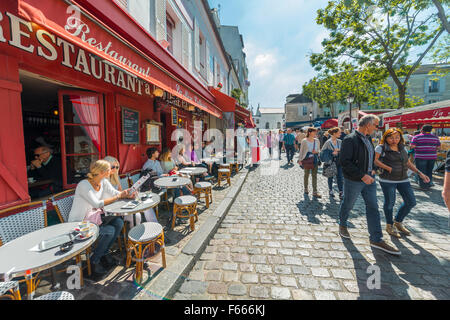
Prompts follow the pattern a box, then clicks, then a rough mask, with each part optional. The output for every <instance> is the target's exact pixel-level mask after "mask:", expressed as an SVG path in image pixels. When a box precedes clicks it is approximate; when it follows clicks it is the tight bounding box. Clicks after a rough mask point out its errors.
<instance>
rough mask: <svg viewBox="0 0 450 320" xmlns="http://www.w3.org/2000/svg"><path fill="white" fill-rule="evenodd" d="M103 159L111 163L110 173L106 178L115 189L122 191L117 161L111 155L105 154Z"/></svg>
mask: <svg viewBox="0 0 450 320" xmlns="http://www.w3.org/2000/svg"><path fill="white" fill-rule="evenodd" d="M103 160H105V161H108V162H109V164H110V165H111V175H110V176H109V177H108V178H107V179H108V180H109V182H111V185H112V186H113V187H114V189H116V190H117V191H122V186H121V184H120V179H119V168H120V166H119V161H118V160H117V159H116V158H114V157H111V156H106V157H105V159H103Z"/></svg>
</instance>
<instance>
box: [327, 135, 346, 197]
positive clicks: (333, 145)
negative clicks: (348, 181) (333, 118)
mask: <svg viewBox="0 0 450 320" xmlns="http://www.w3.org/2000/svg"><path fill="white" fill-rule="evenodd" d="M328 135H329V136H330V137H331V138H330V139H328V140H327V141H326V142H325V143H324V144H323V147H322V151H323V150H327V149H328V150H331V152H332V155H333V158H332V162H334V163H335V164H336V168H337V174H336V181H337V185H338V189H339V199H341V200H342V199H343V197H344V194H343V190H344V175H343V173H342V167H341V166H340V165H339V163H338V161H337V160H338V156H339V152H340V151H341V146H342V141H341V139H338V138H339V137H340V136H341V129H339V128H338V127H335V128H331V129H330V130H328ZM333 178H334V177H329V178H328V189H329V193H330V197H334V194H333Z"/></svg>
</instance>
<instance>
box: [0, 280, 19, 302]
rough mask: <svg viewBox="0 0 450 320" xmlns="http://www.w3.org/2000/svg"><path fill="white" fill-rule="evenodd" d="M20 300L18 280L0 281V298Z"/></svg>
mask: <svg viewBox="0 0 450 320" xmlns="http://www.w3.org/2000/svg"><path fill="white" fill-rule="evenodd" d="M3 298H9V299H11V300H22V297H21V296H20V291H19V282H18V281H6V282H0V299H3Z"/></svg>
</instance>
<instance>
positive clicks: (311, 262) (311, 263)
mask: <svg viewBox="0 0 450 320" xmlns="http://www.w3.org/2000/svg"><path fill="white" fill-rule="evenodd" d="M303 263H304V265H305V266H308V267H319V266H320V260H319V259H316V258H308V257H305V258H303Z"/></svg>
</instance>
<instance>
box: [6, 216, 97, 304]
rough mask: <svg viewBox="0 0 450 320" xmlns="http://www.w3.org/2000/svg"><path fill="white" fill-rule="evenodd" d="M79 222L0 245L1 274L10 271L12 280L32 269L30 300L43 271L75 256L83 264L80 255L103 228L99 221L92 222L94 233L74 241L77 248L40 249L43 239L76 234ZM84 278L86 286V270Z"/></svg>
mask: <svg viewBox="0 0 450 320" xmlns="http://www.w3.org/2000/svg"><path fill="white" fill-rule="evenodd" d="M78 224H79V222H67V223H60V224H56V225H53V226H50V227H47V228H43V229H39V230H37V231H34V232H31V233H28V234H26V235H23V236H22V237H20V238H17V239H14V240H12V241H10V242H8V243H6V244H4V245H3V246H1V247H0V274H3V275H5V274H8V277H9V278H10V279H12V278H16V277H22V276H25V275H26V272H27V271H28V270H29V271H30V272H31V273H30V276H31V277H30V279H27V293H28V299H32V298H33V295H34V291H35V286H36V280H37V277H38V275H39V273H40V272H41V271H44V270H47V269H50V268H53V267H54V266H57V265H59V264H61V263H63V262H65V261H67V260H70V259H72V258H73V257H76V263H77V265H79V266H81V256H80V254H81V253H82V252H83V251H85V250H87V249H88V248H89V247H90V246H91V245H92V244H93V243H94V241H95V240H96V239H97V237H98V232H99V228H98V226H96V225H95V224H92V223H90V227H91V230H92V232H93V235H92V236H91V237H90V238H87V239H84V240H73V247H72V248H71V249H70V250H69V251H67V252H62V251H61V250H60V249H59V246H58V247H55V248H51V249H48V250H45V251H38V249H37V246H38V245H39V243H41V241H43V240H48V239H51V238H53V237H57V236H60V235H64V234H69V233H72V232H73V231H74V229H75V228H77V227H78ZM33 274H35V275H33ZM80 277H81V279H80V284H81V285H83V272H82V271H81V272H80Z"/></svg>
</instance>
